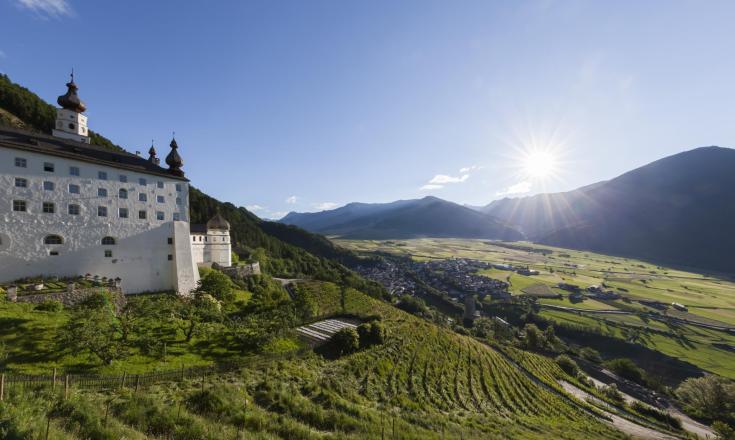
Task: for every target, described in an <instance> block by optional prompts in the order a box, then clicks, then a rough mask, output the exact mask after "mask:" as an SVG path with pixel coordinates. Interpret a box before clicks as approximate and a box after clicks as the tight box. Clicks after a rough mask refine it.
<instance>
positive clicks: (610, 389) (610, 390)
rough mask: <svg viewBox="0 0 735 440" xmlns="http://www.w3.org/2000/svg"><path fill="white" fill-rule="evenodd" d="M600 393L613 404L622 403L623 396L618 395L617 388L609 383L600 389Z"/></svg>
mask: <svg viewBox="0 0 735 440" xmlns="http://www.w3.org/2000/svg"><path fill="white" fill-rule="evenodd" d="M601 391H602V395H603V396H605V397H607V398H608V399H610V400H612V401H613V402H616V403H623V395H622V394H620V391H618V386H617V385H615V384H614V383H611V384H610V385H608V386H606V387H602V390H601Z"/></svg>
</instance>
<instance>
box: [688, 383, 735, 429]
mask: <svg viewBox="0 0 735 440" xmlns="http://www.w3.org/2000/svg"><path fill="white" fill-rule="evenodd" d="M676 396H677V397H678V398H679V399H680V400H681V401H682V402H683V403H684V407H685V408H686V410H687V411H689V412H691V413H692V414H694V415H696V416H699V417H704V418H707V419H709V420H717V419H719V420H727V419H730V420H732V419H735V417H734V416H733V414H732V413H733V412H735V383H733V382H732V381H729V380H727V379H725V378H723V377H719V376H715V375H707V376H704V377H699V378H689V379H687V380H685V381H684V382H682V384H681V385H679V387H678V388H677V389H676Z"/></svg>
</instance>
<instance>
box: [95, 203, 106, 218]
mask: <svg viewBox="0 0 735 440" xmlns="http://www.w3.org/2000/svg"><path fill="white" fill-rule="evenodd" d="M97 217H107V206H98V207H97Z"/></svg>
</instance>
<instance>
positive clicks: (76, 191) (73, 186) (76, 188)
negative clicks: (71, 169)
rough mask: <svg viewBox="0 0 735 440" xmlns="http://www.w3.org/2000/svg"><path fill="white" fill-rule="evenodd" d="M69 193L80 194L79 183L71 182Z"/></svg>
mask: <svg viewBox="0 0 735 440" xmlns="http://www.w3.org/2000/svg"><path fill="white" fill-rule="evenodd" d="M69 194H79V185H76V184H73V183H70V184H69Z"/></svg>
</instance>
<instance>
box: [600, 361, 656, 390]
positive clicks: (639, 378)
mask: <svg viewBox="0 0 735 440" xmlns="http://www.w3.org/2000/svg"><path fill="white" fill-rule="evenodd" d="M604 365H605V366H606V367H607V368H609V369H610V370H611V371H612V372H614V373H615V374H617V375H618V376H620V377H623V378H625V379H628V380H630V381H633V382H635V383H638V384H641V385H645V384H646V372H645V371H643V369H642V368H639V367H638V366H637V365H636V364H635V363H634V362H633V361H632V360H630V359H628V358H620V359H613V360H611V361H607V362H605V364H604Z"/></svg>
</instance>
